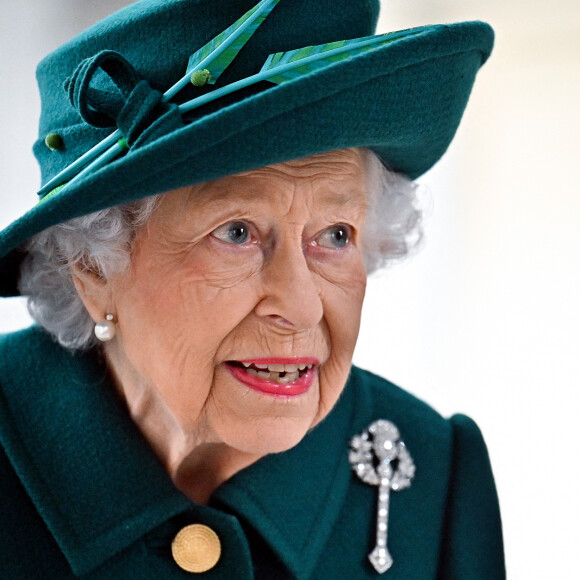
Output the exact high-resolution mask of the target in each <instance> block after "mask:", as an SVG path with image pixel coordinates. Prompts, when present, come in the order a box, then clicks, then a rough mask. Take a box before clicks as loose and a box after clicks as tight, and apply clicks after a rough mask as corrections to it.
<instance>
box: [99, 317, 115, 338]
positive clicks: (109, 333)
mask: <svg viewBox="0 0 580 580" xmlns="http://www.w3.org/2000/svg"><path fill="white" fill-rule="evenodd" d="M114 318H115V317H114V316H113V315H112V314H107V315H106V316H105V318H103V320H100V321H99V322H97V324H95V336H96V337H97V339H98V340H100V341H101V342H109V340H113V338H115V333H116V332H117V328H116V326H115V323H114V322H113V319H114Z"/></svg>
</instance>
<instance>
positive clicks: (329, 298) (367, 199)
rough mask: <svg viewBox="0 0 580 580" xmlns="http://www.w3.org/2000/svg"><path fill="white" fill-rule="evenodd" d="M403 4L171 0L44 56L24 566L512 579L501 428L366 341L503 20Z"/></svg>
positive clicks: (30, 279) (9, 512)
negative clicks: (363, 329)
mask: <svg viewBox="0 0 580 580" xmlns="http://www.w3.org/2000/svg"><path fill="white" fill-rule="evenodd" d="M277 4H279V6H276V5H277ZM377 12H378V5H377V2H375V1H373V0H356V1H353V0H338V4H337V0H333V1H332V2H330V0H317V2H307V1H306V0H293V1H290V0H281V1H280V2H279V3H278V1H277V0H262V2H260V3H259V4H257V5H255V6H254V5H253V3H252V2H249V1H248V0H235V1H228V2H225V1H223V2H222V1H216V0H212V1H209V0H207V1H204V2H200V1H199V0H197V1H194V0H165V1H161V0H143V1H141V2H138V3H136V4H134V5H132V6H131V7H129V8H127V9H125V10H124V11H121V12H120V13H118V14H116V15H113V16H112V17H110V18H109V19H107V20H105V21H104V22H103V23H100V24H98V25H97V26H95V27H93V28H92V29H90V30H89V31H87V32H86V33H84V34H82V35H81V36H79V37H78V38H76V39H74V40H72V41H71V42H70V43H68V44H67V45H65V46H64V47H62V48H61V49H59V50H57V51H56V52H55V53H54V54H52V55H51V56H49V57H48V58H47V59H46V60H45V61H43V63H41V65H40V67H39V71H38V78H39V84H40V89H41V93H42V97H43V113H42V118H41V127H40V139H39V141H38V143H37V144H36V146H35V152H36V154H37V157H38V159H39V161H40V164H41V168H42V171H43V181H44V184H43V187H42V189H41V190H40V192H39V193H40V202H39V204H38V205H37V206H36V207H35V208H34V209H32V210H31V211H30V212H28V213H27V214H26V215H25V216H24V217H23V218H21V219H20V220H18V221H17V222H15V223H14V224H13V225H12V226H11V227H9V228H8V229H7V230H5V231H4V232H3V233H2V234H1V236H0V256H1V257H2V258H1V260H2V262H1V267H2V269H1V279H0V288H1V290H2V294H3V295H5V296H12V295H16V294H22V295H24V296H28V298H29V306H30V310H31V313H32V315H33V316H34V317H35V319H36V320H37V322H38V325H39V326H35V327H32V328H30V329H27V330H24V331H22V332H19V333H15V334H13V335H8V336H5V337H3V338H2V339H1V340H0V382H1V398H0V438H1V442H2V448H1V449H2V451H1V452H0V486H1V489H2V497H3V502H2V510H3V519H2V525H1V527H0V529H1V532H0V538H1V545H2V549H1V550H0V572H1V574H0V575H1V576H2V577H3V578H11V579H31V578H49V579H53V578H54V579H65V578H74V577H80V578H94V579H97V578H102V579H112V578H123V579H126V578H139V579H141V578H164V579H165V578H189V577H192V575H199V577H200V578H208V579H210V578H227V579H250V578H255V579H291V578H292V579H298V580H306V579H316V578H325V579H326V578H332V579H335V578H336V579H348V580H357V579H363V578H376V577H377V576H378V575H379V574H385V577H387V578H392V579H393V580H394V579H397V578H399V579H403V578H404V579H407V580H408V579H411V578H412V579H435V578H439V579H451V578H461V579H464V580H465V579H467V580H470V579H484V578H485V579H499V578H502V577H503V576H504V569H503V552H502V542H501V526H500V520H499V512H498V507H497V498H496V494H495V488H494V484H493V478H492V475H491V470H490V466H489V460H488V458H487V452H486V449H485V445H484V443H483V440H482V438H481V435H480V433H479V431H478V429H477V427H476V426H475V425H474V424H473V422H471V421H470V420H469V419H467V418H466V417H464V416H454V417H452V418H451V419H450V420H445V419H443V418H441V417H440V416H439V415H437V414H436V412H435V411H433V410H431V409H430V408H428V407H427V406H426V405H425V404H424V403H421V402H420V401H418V400H416V399H415V398H413V397H412V396H411V395H408V394H406V393H404V392H403V391H401V390H400V389H398V388H397V387H395V386H394V385H392V384H390V383H388V382H387V381H385V380H383V379H380V378H379V377H376V376H374V375H371V374H370V373H368V372H365V371H362V370H360V369H356V368H354V367H352V366H351V360H352V354H353V350H354V346H355V343H356V339H357V334H358V328H359V320H360V313H361V307H362V303H363V298H364V293H365V283H366V277H367V275H368V274H369V273H370V272H372V271H373V270H375V269H377V268H378V267H380V266H382V265H383V264H385V263H386V262H387V261H389V260H392V259H395V258H399V257H402V256H404V255H405V254H406V253H407V251H408V249H409V248H410V246H411V245H412V243H413V240H415V239H417V238H418V237H419V235H420V234H419V233H418V227H419V221H420V216H419V212H418V210H417V209H416V207H415V197H414V186H413V183H412V182H411V181H410V179H409V178H414V177H416V176H418V175H420V174H421V173H423V172H424V171H426V170H427V169H428V168H429V167H431V166H432V165H433V163H435V162H436V161H437V159H438V158H439V157H440V156H441V155H442V154H443V152H444V151H445V149H446V147H447V146H448V144H449V141H450V140H451V138H452V136H453V133H454V132H455V129H456V127H457V124H458V123H459V120H460V117H461V114H462V112H463V109H464V107H465V104H466V102H467V98H468V95H469V90H470V88H471V85H472V83H473V80H474V77H475V74H476V72H477V70H478V68H479V67H480V66H481V64H482V63H483V62H484V61H485V60H486V58H487V56H488V55H489V52H490V50H491V44H492V34H491V31H490V29H489V27H487V26H486V25H484V24H482V23H464V24H458V25H452V26H433V27H425V28H420V29H413V30H408V31H403V32H400V33H393V34H390V35H384V36H378V37H369V36H367V35H368V34H370V33H371V32H372V29H373V27H374V24H375V22H376V17H377ZM232 23H233V24H232ZM344 37H347V38H348V39H349V41H346V42H336V41H340V40H341V39H342V38H344ZM305 47H307V48H305ZM280 51H285V52H280ZM192 53H193V54H192ZM238 53H239V55H238ZM260 67H262V68H260ZM184 75H185V77H184ZM182 79H184V80H182ZM274 84H275V85H277V86H276V87H273V85H274ZM214 85H215V86H214ZM63 87H64V88H63ZM387 167H388V168H389V169H387Z"/></svg>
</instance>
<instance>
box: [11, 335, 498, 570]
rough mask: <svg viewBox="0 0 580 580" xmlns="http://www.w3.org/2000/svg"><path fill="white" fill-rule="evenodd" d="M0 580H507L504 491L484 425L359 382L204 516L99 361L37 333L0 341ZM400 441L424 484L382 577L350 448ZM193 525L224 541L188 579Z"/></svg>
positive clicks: (373, 492) (397, 529)
mask: <svg viewBox="0 0 580 580" xmlns="http://www.w3.org/2000/svg"><path fill="white" fill-rule="evenodd" d="M0 383H1V389H0V440H1V448H0V493H1V514H2V519H1V524H0V577H1V578H6V579H9V580H24V579H25V580H33V579H35V578H42V579H43V580H47V579H48V580H51V579H58V580H65V579H67V578H75V577H81V578H87V579H89V578H90V579H102V580H115V579H117V578H118V579H123V580H127V579H129V580H131V579H148V578H155V579H164V580H165V579H168V580H170V579H173V578H176V579H177V578H183V579H185V578H195V577H196V576H197V577H199V578H200V579H201V580H206V579H207V580H210V579H216V578H220V579H228V580H230V579H233V580H237V579H240V580H241V579H250V578H255V579H256V580H258V579H276V580H278V579H281V580H284V579H298V580H306V579H324V580H334V579H338V580H343V579H344V580H359V579H360V580H362V579H367V578H369V579H378V578H384V579H385V580H403V579H404V580H423V579H425V580H427V579H461V580H484V579H485V580H498V579H501V578H504V577H505V573H504V564H503V548H502V537H501V525H500V517H499V510H498V503H497V497H496V491H495V487H494V482H493V477H492V474H491V469H490V465H489V460H488V456H487V451H486V448H485V444H484V442H483V439H482V437H481V434H480V432H479V430H478V429H477V427H476V425H475V424H474V423H473V422H472V421H471V420H470V419H468V418H466V417H464V416H461V415H457V416H454V417H452V418H451V419H450V420H445V419H443V418H441V417H440V416H439V415H437V414H436V413H435V412H434V411H433V410H432V409H430V408H429V407H428V406H426V405H425V404H424V403H422V402H420V401H418V400H417V399H415V398H414V397H412V396H411V395H409V394H407V393H405V392H404V391H402V390H400V389H398V388H397V387H395V386H393V385H392V384H390V383H388V382H386V381H385V380H383V379H381V378H379V377H377V376H374V375H372V374H371V373H368V372H366V371H363V370H360V369H357V368H353V369H352V373H351V376H350V379H349V381H348V384H347V386H346V388H345V391H344V394H343V396H342V397H341V399H340V400H339V402H338V403H337V405H336V407H335V408H334V409H333V411H332V412H331V413H330V415H329V416H328V417H327V418H326V419H325V420H324V421H323V422H322V423H321V424H320V425H319V426H318V427H316V428H315V429H314V430H313V431H312V432H310V433H309V434H308V435H307V436H306V437H305V438H304V440H303V441H302V442H301V443H300V444H299V445H297V446H296V447H295V448H293V449H291V450H290V451H287V452H285V453H281V454H277V455H271V456H267V457H265V458H263V459H262V460H260V461H258V462H257V463H255V464H254V465H252V466H250V467H249V468H247V469H245V470H243V471H241V472H240V473H238V474H237V475H236V476H234V477H233V478H232V479H231V480H229V481H228V482H226V483H225V484H224V485H222V486H221V487H220V488H219V489H217V490H216V492H215V493H214V495H213V496H212V498H211V502H210V504H209V505H208V506H199V505H196V504H194V503H193V502H191V501H190V500H188V499H187V498H186V497H185V496H184V495H182V494H181V493H180V492H179V491H178V490H177V489H176V488H175V487H174V486H173V484H172V482H171V480H170V478H169V477H168V476H167V475H166V473H165V471H164V469H163V467H162V466H161V464H160V463H159V461H158V460H157V459H156V457H155V456H154V454H153V453H152V451H151V450H150V448H149V446H148V445H147V443H146V442H145V440H144V439H143V437H142V436H141V435H140V432H139V431H138V429H137V428H136V426H135V425H134V423H133V422H132V421H131V420H130V418H129V416H128V414H127V412H126V410H125V408H124V407H123V405H122V404H121V403H120V402H119V400H118V399H117V397H116V395H115V394H114V392H113V389H112V388H111V386H110V378H109V377H108V375H107V372H106V370H105V367H104V365H103V364H102V363H99V361H97V360H96V357H95V356H94V355H93V356H91V355H86V354H75V355H72V354H70V353H69V352H67V351H66V350H64V349H62V348H60V347H59V346H57V345H56V344H55V343H54V342H52V341H51V340H50V339H49V338H48V337H47V336H46V335H45V334H44V333H43V332H41V331H40V330H38V329H35V328H33V329H29V330H25V331H22V332H19V333H15V334H11V335H7V336H4V337H2V338H0ZM379 418H383V419H389V420H390V421H392V422H393V423H395V424H396V425H397V427H398V428H399V431H400V432H401V436H402V439H403V440H404V441H405V443H406V446H407V449H408V450H409V452H410V453H411V455H412V457H413V459H414V461H415V465H416V475H415V478H414V480H413V482H412V485H411V487H410V488H408V489H405V490H402V491H400V492H398V493H395V492H391V502H390V515H389V538H388V546H389V551H390V553H391V554H392V556H393V559H394V564H393V566H392V568H391V569H390V570H389V571H388V572H386V573H385V574H384V575H382V576H379V575H378V574H377V573H376V572H375V570H374V569H373V568H372V567H371V565H370V564H369V562H368V560H367V555H368V553H369V552H370V551H371V550H372V548H373V547H374V543H375V531H374V530H375V521H376V520H375V518H376V501H377V488H376V487H372V486H369V485H367V484H364V483H362V482H361V481H359V480H358V478H357V477H356V476H355V475H354V473H353V472H352V470H351V469H350V466H349V462H348V448H349V440H350V438H351V437H352V436H353V435H354V434H357V433H360V432H361V431H362V430H363V429H365V428H366V427H368V426H369V424H370V423H372V422H373V421H374V420H376V419H379ZM191 523H203V524H205V525H207V526H209V527H211V528H212V529H213V530H214V531H215V532H216V533H217V534H218V536H219V538H220V540H221V545H222V555H221V558H220V560H219V562H218V563H217V565H216V566H215V567H214V568H213V569H212V570H210V571H209V572H206V573H203V574H190V573H187V572H184V571H182V570H181V569H180V568H179V567H178V566H177V565H176V564H175V562H174V561H173V559H172V556H171V548H170V546H171V541H172V540H173V538H174V536H175V535H176V533H177V532H178V531H179V530H180V529H181V528H182V527H184V526H186V525H188V524H191Z"/></svg>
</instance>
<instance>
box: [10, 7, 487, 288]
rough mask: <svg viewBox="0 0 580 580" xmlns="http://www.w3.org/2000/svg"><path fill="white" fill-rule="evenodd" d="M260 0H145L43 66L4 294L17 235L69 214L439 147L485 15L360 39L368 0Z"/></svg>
mask: <svg viewBox="0 0 580 580" xmlns="http://www.w3.org/2000/svg"><path fill="white" fill-rule="evenodd" d="M256 1H257V0H142V1H140V2H137V3H135V4H132V5H131V6H129V7H127V8H125V9H124V10H121V11H120V12H118V13H116V14H114V15H112V16H110V17H109V18H107V19H105V20H103V21H102V22H100V23H99V24H97V25H95V26H93V27H92V28H90V29H89V30H87V31H85V32H84V33H82V34H81V35H79V36H77V37H76V38H74V39H73V40H71V41H70V42H68V43H67V44H65V45H64V46H62V47H61V48H59V49H58V50H56V51H55V52H54V53H52V54H51V55H49V56H48V57H47V58H45V59H44V60H43V61H42V62H41V63H40V65H39V67H38V71H37V77H38V83H39V87H40V93H41V98H42V113H41V119H40V132H39V139H38V141H37V142H36V144H35V146H34V152H35V155H36V157H37V159H38V161H39V163H40V166H41V171H42V182H43V186H42V189H41V190H40V201H39V203H38V205H36V206H35V207H34V208H33V209H31V210H30V211H28V212H27V213H26V214H25V215H24V216H23V217H21V218H20V219H18V220H17V221H15V222H14V223H13V224H11V225H10V226H9V227H7V228H6V229H5V230H4V231H2V232H0V295H1V296H16V295H18V294H19V292H18V289H17V282H18V276H19V269H20V263H21V261H22V259H23V257H24V252H23V251H22V250H21V249H19V247H20V246H21V245H22V244H23V243H24V242H25V241H26V240H27V239H28V238H30V236H32V235H34V234H36V233H38V232H40V231H42V230H43V229H45V228H47V227H50V226H52V225H55V224H57V223H61V222H64V221H67V220H69V219H72V218H74V217H77V216H80V215H84V214H88V213H91V212H94V211H97V210H99V209H103V208H106V207H110V206H113V205H117V204H120V203H125V202H128V201H130V200H134V199H138V198H142V197H145V196H149V195H154V194H158V193H162V192H165V191H169V190H172V189H176V188H179V187H183V186H186V185H191V184H194V183H198V182H203V181H208V180H212V179H216V178H219V177H222V176H225V175H230V174H234V173H239V172H241V171H246V170H249V169H252V168H257V167H263V166H266V165H271V164H274V163H279V162H282V161H288V160H290V159H296V158H300V157H307V156H310V155H313V154H316V153H322V152H325V151H332V150H336V149H343V148H346V147H369V148H370V149H372V150H373V151H374V152H375V153H377V154H378V155H379V156H380V157H381V159H382V160H383V161H384V163H385V165H387V166H388V167H390V168H391V169H393V170H395V171H399V172H402V173H404V174H406V175H408V176H409V177H411V178H416V177H418V176H419V175H421V174H422V173H424V172H425V171H427V170H428V169H429V168H430V167H431V166H432V165H433V164H434V163H435V162H436V161H437V160H438V159H439V158H440V157H441V156H442V155H443V153H444V152H445V150H446V149H447V147H448V146H449V143H450V142H451V140H452V138H453V135H454V134H455V131H456V130H457V127H458V125H459V122H460V120H461V116H462V114H463V111H464V109H465V106H466V104H467V100H468V98H469V94H470V91H471V88H472V85H473V82H474V80H475V75H476V73H477V71H478V69H479V68H480V67H481V65H482V64H483V63H484V62H485V61H486V59H487V58H488V56H489V54H490V52H491V49H492V45H493V31H492V30H491V28H490V27H489V26H488V25H487V24H484V23H482V22H465V23H460V24H452V25H437V26H426V27H421V28H414V29H409V30H405V31H401V32H398V33H392V34H389V35H381V36H376V37H369V36H368V35H370V34H372V33H373V31H374V28H375V25H376V21H377V17H378V11H379V2H378V0H316V1H315V2H314V1H312V0H262V1H261V2H259V3H258V4H256ZM87 152H89V153H87Z"/></svg>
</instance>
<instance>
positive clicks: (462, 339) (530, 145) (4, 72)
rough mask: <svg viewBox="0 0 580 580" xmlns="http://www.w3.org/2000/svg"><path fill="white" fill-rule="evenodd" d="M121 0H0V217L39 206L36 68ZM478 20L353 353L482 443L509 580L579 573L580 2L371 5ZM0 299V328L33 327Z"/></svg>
mask: <svg viewBox="0 0 580 580" xmlns="http://www.w3.org/2000/svg"><path fill="white" fill-rule="evenodd" d="M129 3H130V2H129V1H127V0H99V2H94V1H91V0H20V1H19V2H13V1H9V0H0V54H1V56H2V58H1V59H0V78H1V79H2V80H1V81H0V82H1V87H2V90H1V91H0V126H1V127H2V133H3V135H2V145H1V147H2V154H1V155H0V174H1V175H2V178H3V186H2V194H1V195H0V228H2V227H4V226H5V225H7V224H8V223H9V222H11V221H12V220H13V219H15V218H16V217H18V216H19V215H20V214H21V213H23V212H24V211H25V210H26V209H27V208H29V207H31V206H32V205H33V204H34V203H35V200H36V197H35V191H36V189H37V188H38V183H39V174H38V171H37V168H36V163H35V161H34V159H33V157H32V154H31V152H30V148H31V145H32V143H33V141H34V140H35V138H36V127H37V120H38V114H39V110H40V105H39V101H38V97H37V93H36V85H35V81H34V67H35V65H36V63H37V62H38V61H39V60H40V59H41V58H42V57H43V56H44V55H45V54H47V53H48V52H49V51H51V50H52V49H54V48H56V47H57V46H58V45H60V44H61V43H62V42H64V41H65V40H67V39H68V38H70V37H71V36H72V35H74V34H76V33H77V32H80V31H81V30H82V29H84V28H85V27H86V26H88V25H90V24H92V23H93V22H95V21H97V20H99V19H101V18H102V17H104V16H105V15H107V14H109V13H111V12H112V11H114V10H115V9H117V8H119V7H122V6H124V5H126V4H129ZM475 19H479V20H485V21H487V22H489V23H490V24H491V25H492V26H493V27H494V28H495V31H496V35H497V38H496V48H495V51H494V53H493V55H492V57H491V59H490V60H489V62H488V63H487V64H486V65H485V67H484V68H483V69H482V71H481V72H480V74H479V77H478V81H477V83H476V86H475V90H474V92H473V95H472V99H471V101H470V104H469V106H468V109H467V112H466V114H465V117H464V120H463V123H462V125H461V127H460V129H459V131H458V134H457V137H456V139H455V141H454V142H453V144H452V146H451V148H450V149H449V151H448V153H447V154H446V156H445V157H444V158H443V160H442V161H441V162H440V163H439V164H438V166H437V167H436V168H435V169H434V170H432V171H431V172H429V173H428V174H427V175H425V176H424V177H423V178H422V179H421V180H420V181H421V183H422V190H421V198H422V202H423V204H424V207H425V230H426V239H425V243H424V246H423V248H422V249H421V251H420V252H419V253H418V254H417V255H416V256H414V257H413V258H412V259H410V260H407V261H405V262H403V263H401V264H399V265H397V266H395V267H393V268H391V269H390V270H388V271H387V272H385V273H383V274H381V275H379V276H377V277H375V278H373V279H372V280H371V282H370V284H369V290H368V299H367V303H366V306H365V312H364V318H363V325H362V331H361V338H360V342H359V346H358V348H357V352H356V355H355V362H356V363H357V364H359V365H360V366H363V367H366V368H369V369H370V370H373V371H375V372H377V373H378V374H381V375H383V376H385V377H388V378H389V379H391V380H392V381H394V382H396V383H398V384H399V385H401V386H403V387H404V388H406V389H407V390H409V391H411V392H413V393H414V394H415V395H417V396H418V397H420V398H422V399H424V400H426V401H427V402H428V403H430V404H431V405H433V406H434V407H435V408H437V409H438V410H439V411H440V412H441V413H442V414H443V415H451V414H453V413H455V412H463V413H466V414H469V415H470V416H471V417H473V418H474V419H475V420H476V421H477V422H478V424H479V425H480V427H481V429H482V431H483V432H484V435H485V438H486V441H487V443H488V447H489V451H490V455H491V459H492V465H493V468H494V472H495V475H496V481H497V487H498V491H499V495H500V501H501V508H502V514H503V519H504V533H505V543H506V557H507V565H508V575H509V578H511V579H512V580H547V579H549V580H553V579H571V578H573V577H576V574H577V571H576V569H577V565H576V557H575V550H576V544H577V533H576V532H575V530H576V527H577V524H578V521H580V500H579V499H578V495H579V494H578V491H577V487H578V483H579V477H578V476H579V469H578V462H577V460H576V459H575V455H576V452H577V450H576V447H575V445H576V444H578V443H580V437H578V434H577V432H578V427H577V424H578V420H577V417H578V412H579V411H580V404H579V402H578V399H579V398H578V395H577V391H578V390H580V348H579V346H580V345H579V343H580V341H579V338H578V329H579V328H580V307H579V306H578V297H579V296H580V267H579V259H578V258H579V248H580V227H579V226H578V221H579V219H580V191H579V189H580V188H579V187H578V185H577V184H576V182H575V179H576V178H574V175H576V174H577V173H578V167H579V162H580V145H579V135H580V112H579V106H578V103H580V58H579V57H580V3H578V2H577V1H574V0H551V2H545V1H544V2H540V1H539V0H525V1H524V0H511V1H509V2H506V1H505V0H504V1H500V0H388V1H387V0H383V1H382V16H381V21H380V32H387V31H389V30H395V29H401V28H409V27H413V26H418V25H422V24H432V23H440V22H454V21H460V20H475ZM29 323H30V322H29V319H28V317H27V314H26V309H25V307H24V305H23V303H22V302H21V301H20V300H3V301H0V332H6V331H10V330H13V329H16V328H20V327H22V326H25V325H27V324H29Z"/></svg>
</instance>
